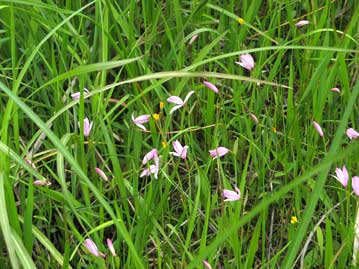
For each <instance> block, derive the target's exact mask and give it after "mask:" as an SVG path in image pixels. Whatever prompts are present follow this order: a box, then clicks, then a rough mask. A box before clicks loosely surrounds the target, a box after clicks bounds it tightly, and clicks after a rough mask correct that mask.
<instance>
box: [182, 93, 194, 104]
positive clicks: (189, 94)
mask: <svg viewBox="0 0 359 269" xmlns="http://www.w3.org/2000/svg"><path fill="white" fill-rule="evenodd" d="M192 94H194V91H190V92H189V93H188V94H187V95H186V98H185V99H184V101H183V104H185V103H187V101H188V99H189V98H190V97H191V95H192Z"/></svg>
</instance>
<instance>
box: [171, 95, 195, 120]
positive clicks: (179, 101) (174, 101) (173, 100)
mask: <svg viewBox="0 0 359 269" xmlns="http://www.w3.org/2000/svg"><path fill="white" fill-rule="evenodd" d="M192 94H194V91H190V92H189V93H188V94H187V95H186V97H185V99H184V101H183V100H182V99H181V98H180V97H178V96H170V97H169V98H168V99H167V102H169V103H172V104H175V105H176V106H174V107H173V108H172V109H171V111H170V114H172V113H173V112H175V111H176V110H177V109H180V108H181V107H183V106H184V105H185V104H186V103H187V101H188V99H189V98H190V97H191V95H192Z"/></svg>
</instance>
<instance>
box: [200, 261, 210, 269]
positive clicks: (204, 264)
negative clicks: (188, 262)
mask: <svg viewBox="0 0 359 269" xmlns="http://www.w3.org/2000/svg"><path fill="white" fill-rule="evenodd" d="M202 263H203V266H204V267H206V268H207V269H212V266H211V265H210V264H209V262H207V261H206V260H203V261H202Z"/></svg>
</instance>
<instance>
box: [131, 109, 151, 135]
mask: <svg viewBox="0 0 359 269" xmlns="http://www.w3.org/2000/svg"><path fill="white" fill-rule="evenodd" d="M150 118H151V115H148V114H144V115H141V116H138V117H137V118H135V116H134V113H132V122H133V123H134V124H136V126H137V127H140V128H141V129H142V130H144V131H147V129H146V127H145V126H143V123H146V122H149V120H150Z"/></svg>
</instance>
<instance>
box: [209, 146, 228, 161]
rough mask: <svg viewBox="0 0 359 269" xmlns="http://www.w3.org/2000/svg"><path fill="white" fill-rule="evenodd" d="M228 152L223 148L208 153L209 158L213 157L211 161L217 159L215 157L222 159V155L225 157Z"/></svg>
mask: <svg viewBox="0 0 359 269" xmlns="http://www.w3.org/2000/svg"><path fill="white" fill-rule="evenodd" d="M228 152H229V149H227V148H225V147H218V148H216V149H211V150H210V151H209V154H210V155H211V157H213V159H215V158H217V157H222V156H224V155H226V154H227V153H228Z"/></svg>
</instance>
